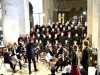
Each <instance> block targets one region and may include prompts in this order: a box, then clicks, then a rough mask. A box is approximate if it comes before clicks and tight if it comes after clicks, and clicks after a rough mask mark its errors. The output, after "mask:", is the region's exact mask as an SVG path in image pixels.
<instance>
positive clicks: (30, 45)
mask: <svg viewBox="0 0 100 75" xmlns="http://www.w3.org/2000/svg"><path fill="white" fill-rule="evenodd" d="M33 48H34V44H33V43H32V42H31V39H29V40H28V43H27V45H26V56H27V59H28V68H29V74H31V73H32V72H31V60H32V61H33V64H34V71H38V70H37V68H36V61H35V51H34V50H33Z"/></svg>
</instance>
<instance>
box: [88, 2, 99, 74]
mask: <svg viewBox="0 0 100 75" xmlns="http://www.w3.org/2000/svg"><path fill="white" fill-rule="evenodd" d="M87 10H88V24H91V25H89V26H88V34H92V36H91V37H90V38H92V47H94V48H97V50H98V57H97V58H98V65H97V69H98V72H100V63H99V62H100V14H99V12H100V1H99V0H91V1H90V0H88V9H87ZM97 75H99V74H97Z"/></svg>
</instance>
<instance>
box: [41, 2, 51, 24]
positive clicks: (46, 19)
mask: <svg viewBox="0 0 100 75" xmlns="http://www.w3.org/2000/svg"><path fill="white" fill-rule="evenodd" d="M49 2H50V0H43V13H44V14H45V16H44V18H43V23H44V24H47V23H48V22H49V13H50V12H49Z"/></svg>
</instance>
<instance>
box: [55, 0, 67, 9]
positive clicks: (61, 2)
mask: <svg viewBox="0 0 100 75" xmlns="http://www.w3.org/2000/svg"><path fill="white" fill-rule="evenodd" d="M54 11H68V7H67V3H66V0H57V3H56V7H55V8H54Z"/></svg>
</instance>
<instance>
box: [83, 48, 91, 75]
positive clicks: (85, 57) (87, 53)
mask: <svg viewBox="0 0 100 75" xmlns="http://www.w3.org/2000/svg"><path fill="white" fill-rule="evenodd" d="M89 58H90V48H89V47H86V48H85V49H84V50H83V52H82V60H81V64H82V66H83V68H84V69H85V70H86V72H87V75H88V65H89Z"/></svg>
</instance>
